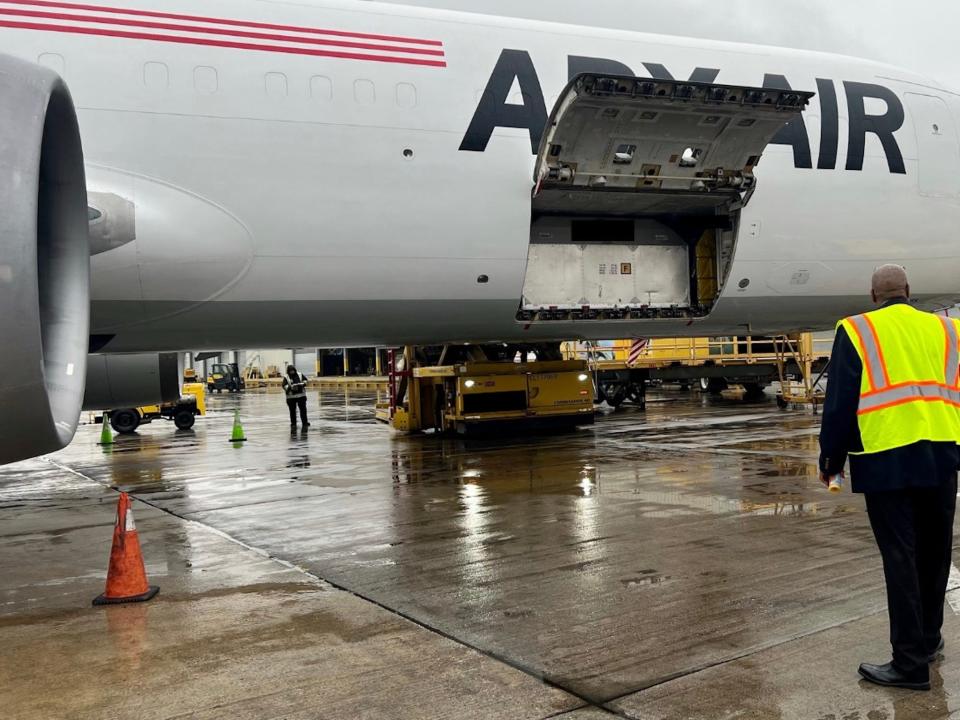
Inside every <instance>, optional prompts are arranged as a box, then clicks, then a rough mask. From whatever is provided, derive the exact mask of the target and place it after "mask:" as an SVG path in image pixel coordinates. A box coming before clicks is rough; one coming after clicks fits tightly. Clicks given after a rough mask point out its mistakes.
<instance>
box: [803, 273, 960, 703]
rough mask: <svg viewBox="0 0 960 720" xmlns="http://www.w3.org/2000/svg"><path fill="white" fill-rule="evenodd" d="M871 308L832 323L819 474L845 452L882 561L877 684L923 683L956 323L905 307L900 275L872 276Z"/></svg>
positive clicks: (949, 541) (934, 625) (865, 672)
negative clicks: (888, 649)
mask: <svg viewBox="0 0 960 720" xmlns="http://www.w3.org/2000/svg"><path fill="white" fill-rule="evenodd" d="M872 296H873V301H874V303H875V304H877V305H880V308H879V309H878V310H874V311H872V312H868V313H866V314H864V315H857V316H854V317H850V318H846V319H845V320H843V321H842V322H841V323H840V324H839V325H838V326H837V337H836V340H835V342H834V346H833V354H832V356H831V359H830V369H829V375H828V382H827V397H826V400H825V403H824V411H823V422H822V425H821V428H820V480H821V481H822V482H824V483H827V482H828V479H829V478H830V477H832V476H834V475H836V474H838V473H840V472H841V471H842V470H843V467H844V462H845V461H846V459H847V455H848V453H849V455H850V476H851V481H852V489H853V492H855V493H863V494H864V497H865V499H866V505H867V515H868V516H869V518H870V525H871V526H872V527H873V533H874V537H875V538H876V541H877V546H878V547H879V549H880V555H881V557H882V558H883V574H884V579H885V580H886V585H887V604H888V612H889V617H890V643H891V645H892V646H893V660H892V661H891V662H889V663H886V664H884V665H871V664H867V663H864V664H863V665H861V666H860V669H859V672H860V675H862V676H863V678H864V679H865V680H868V681H870V682H873V683H877V684H878V685H889V686H895V687H904V688H910V689H913V690H929V689H930V668H929V663H931V662H934V661H936V659H937V658H938V657H939V654H940V651H941V650H942V649H943V637H942V636H941V634H940V628H941V625H942V624H943V602H944V596H945V594H946V588H947V579H948V577H949V575H950V564H951V558H950V554H951V548H952V545H953V516H954V510H955V507H956V502H957V470H958V467H960V450H958V442H960V389H958V388H960V341H958V338H960V323H958V321H956V320H952V319H950V318H947V317H944V316H942V315H933V314H931V313H925V312H921V311H920V310H917V309H915V308H914V307H912V306H911V305H910V303H909V298H910V286H909V284H908V283H907V274H906V271H905V270H904V269H903V268H902V267H900V266H898V265H884V266H883V267H880V268H878V269H877V270H876V272H874V275H873V290H872Z"/></svg>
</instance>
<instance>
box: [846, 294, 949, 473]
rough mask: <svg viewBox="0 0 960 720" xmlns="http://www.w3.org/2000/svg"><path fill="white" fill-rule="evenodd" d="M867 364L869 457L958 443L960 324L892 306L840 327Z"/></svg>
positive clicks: (863, 417)
mask: <svg viewBox="0 0 960 720" xmlns="http://www.w3.org/2000/svg"><path fill="white" fill-rule="evenodd" d="M837 327H838V328H839V327H843V328H844V330H846V332H847V337H849V338H850V341H851V342H852V343H853V346H854V347H855V348H856V350H857V355H859V356H860V361H861V363H862V364H863V373H862V379H861V382H860V405H859V408H858V410H857V422H858V424H859V426H860V437H861V440H862V441H863V452H862V453H859V452H858V453H852V454H855V455H860V454H863V455H867V454H872V453H879V452H883V451H885V450H893V449H894V448H899V447H906V446H907V445H912V444H913V443H916V442H920V441H921V440H930V441H934V442H955V443H960V322H958V321H957V320H953V319H951V318H948V317H944V316H942V315H933V314H931V313H926V312H922V311H920V310H917V309H916V308H914V307H911V306H910V305H907V304H906V303H898V304H895V305H889V306H887V307H885V308H882V309H880V310H874V311H873V312H868V313H865V314H863V315H855V316H853V317H848V318H846V319H844V320H841V321H840V323H839V324H838V325H837Z"/></svg>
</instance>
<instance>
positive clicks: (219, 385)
mask: <svg viewBox="0 0 960 720" xmlns="http://www.w3.org/2000/svg"><path fill="white" fill-rule="evenodd" d="M246 388H247V383H246V381H245V380H244V379H243V375H242V374H241V373H240V366H239V365H238V364H237V363H217V364H216V365H214V366H213V367H212V368H211V370H210V374H209V375H207V390H209V391H210V392H218V393H222V392H223V391H224V390H226V391H227V392H232V393H233V392H240V391H242V390H246Z"/></svg>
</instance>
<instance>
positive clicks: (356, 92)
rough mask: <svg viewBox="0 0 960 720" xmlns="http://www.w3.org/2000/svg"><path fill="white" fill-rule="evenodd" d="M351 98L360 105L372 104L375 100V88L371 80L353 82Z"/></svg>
mask: <svg viewBox="0 0 960 720" xmlns="http://www.w3.org/2000/svg"><path fill="white" fill-rule="evenodd" d="M353 99H354V100H356V101H357V102H358V103H359V104H360V105H373V104H374V103H375V102H376V101H377V89H376V86H374V84H373V81H371V80H357V81H356V82H354V83H353Z"/></svg>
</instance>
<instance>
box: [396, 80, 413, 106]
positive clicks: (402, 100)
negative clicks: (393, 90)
mask: <svg viewBox="0 0 960 720" xmlns="http://www.w3.org/2000/svg"><path fill="white" fill-rule="evenodd" d="M397 105H399V106H400V107H402V108H408V109H409V108H414V107H416V106H417V88H416V87H415V86H413V85H411V84H410V83H399V84H398V85H397Z"/></svg>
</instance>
